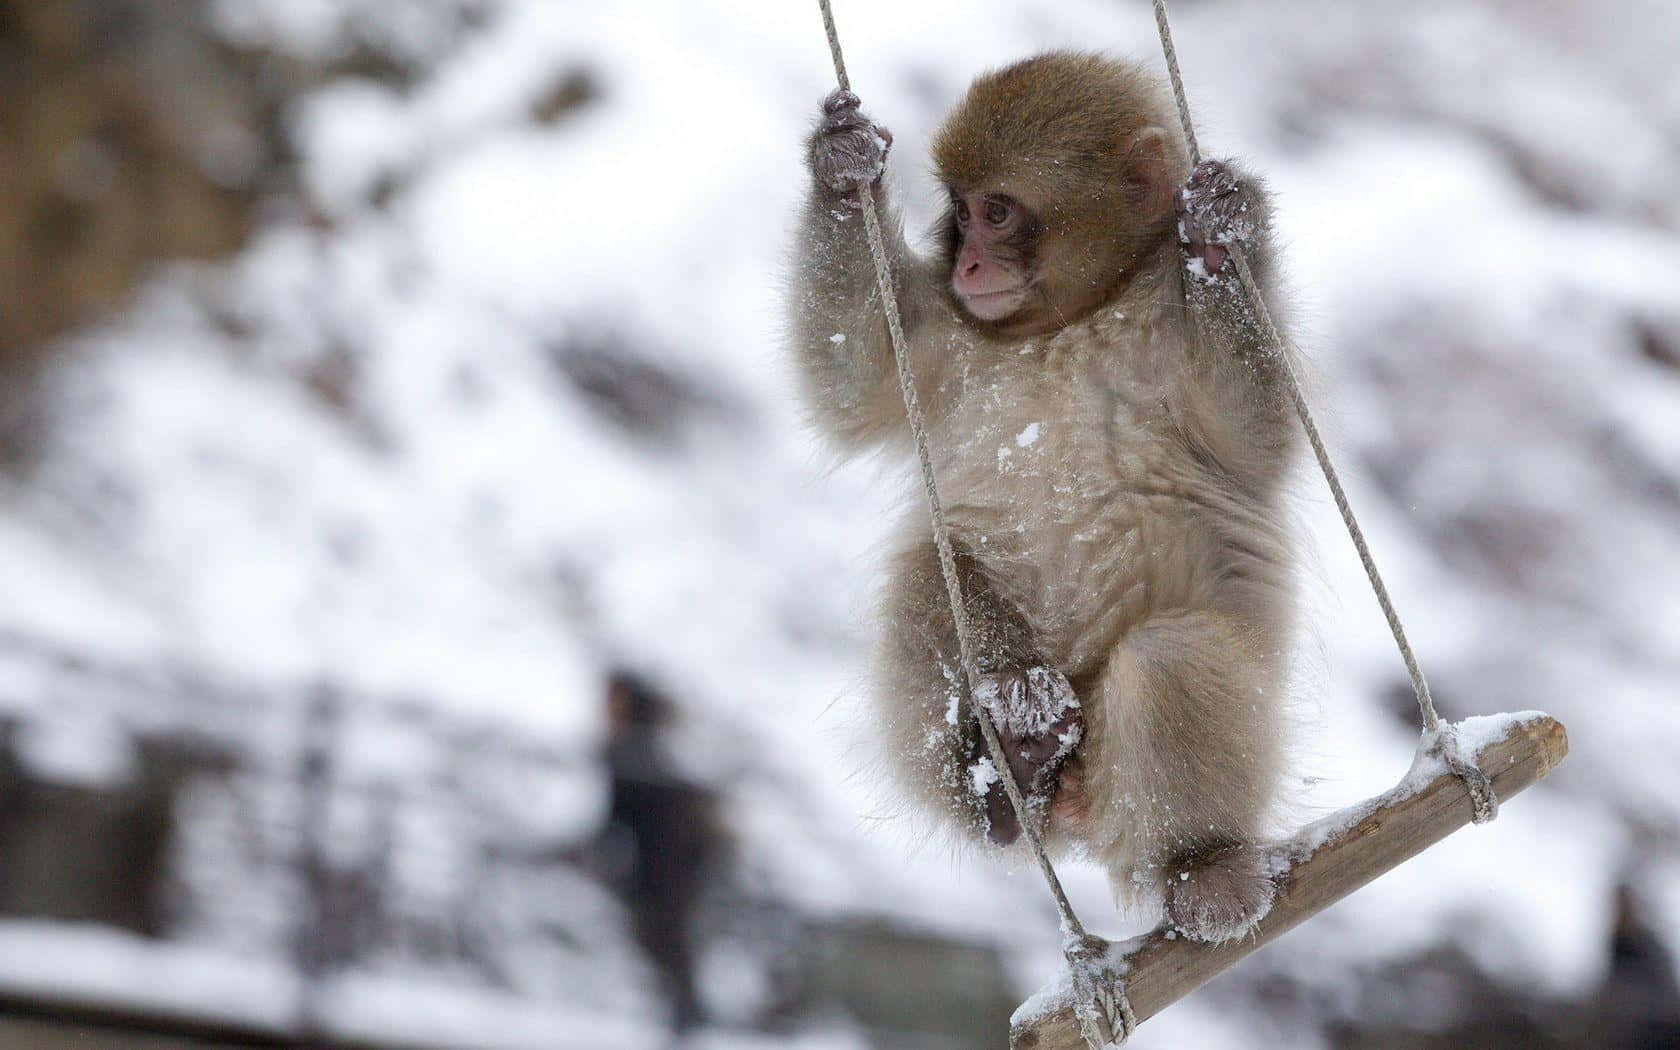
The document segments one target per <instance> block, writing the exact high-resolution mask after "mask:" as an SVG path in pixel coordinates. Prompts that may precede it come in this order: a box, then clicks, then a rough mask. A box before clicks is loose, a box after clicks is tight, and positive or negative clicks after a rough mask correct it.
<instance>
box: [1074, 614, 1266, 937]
mask: <svg viewBox="0 0 1680 1050" xmlns="http://www.w3.org/2000/svg"><path fill="white" fill-rule="evenodd" d="M1281 651H1282V646H1281V645H1278V644H1276V642H1275V640H1274V639H1271V638H1269V637H1268V636H1267V634H1266V632H1264V631H1262V630H1260V629H1258V628H1256V627H1254V626H1252V625H1250V624H1247V623H1244V622H1243V621H1241V620H1239V619H1237V618H1236V617H1234V616H1231V615H1229V614H1226V613H1223V612H1219V611H1208V610H1184V611H1179V612H1176V613H1172V614H1165V615H1157V616H1155V617H1152V618H1150V619H1149V620H1146V621H1145V622H1144V623H1142V624H1140V625H1139V626H1138V627H1136V628H1134V629H1133V630H1132V631H1131V632H1130V633H1129V634H1128V635H1127V636H1126V638H1125V639H1124V641H1122V643H1121V644H1120V646H1119V648H1118V649H1117V650H1116V652H1115V653H1114V656H1113V657H1112V659H1111V660H1110V661H1109V664H1108V666H1107V667H1106V668H1105V669H1104V671H1103V672H1102V674H1101V677H1100V679H1099V682H1098V684H1097V686H1096V688H1095V689H1094V690H1093V691H1092V695H1091V696H1090V698H1089V701H1088V703H1087V704H1086V711H1085V718H1086V736H1085V742H1084V744H1083V745H1082V747H1081V751H1080V756H1079V762H1078V771H1079V774H1080V776H1079V781H1078V788H1079V794H1078V795H1077V797H1076V798H1075V799H1074V800H1073V802H1074V803H1075V805H1072V806H1070V807H1069V808H1070V809H1072V810H1073V814H1072V823H1073V828H1072V830H1073V831H1074V833H1075V834H1076V835H1078V837H1080V838H1082V839H1084V840H1085V842H1086V843H1087V844H1088V846H1089V847H1090V848H1091V849H1092V851H1093V852H1094V853H1095V854H1096V855H1097V856H1098V857H1099V859H1101V860H1103V861H1104V862H1105V863H1106V864H1107V866H1108V868H1109V874H1110V878H1111V879H1112V880H1113V882H1114V884H1115V888H1116V891H1117V892H1119V893H1121V894H1123V895H1126V896H1134V895H1136V894H1137V892H1138V891H1139V890H1143V891H1145V893H1147V892H1148V891H1149V890H1151V889H1153V890H1158V891H1159V892H1160V893H1161V896H1162V898H1163V900H1164V902H1165V905H1166V909H1167V915H1168V917H1169V918H1170V919H1171V920H1172V921H1173V922H1174V923H1175V924H1177V925H1178V926H1179V927H1181V928H1182V929H1183V930H1184V932H1185V933H1186V934H1187V935H1188V936H1190V937H1193V938H1196V939H1198V940H1205V941H1223V940H1228V939H1230V938H1232V937H1237V936H1240V935H1242V933H1244V932H1245V931H1246V930H1248V929H1249V928H1251V927H1252V926H1253V924H1254V923H1255V922H1256V921H1258V920H1259V919H1260V918H1261V917H1262V916H1263V915H1264V914H1265V913H1266V910H1267V909H1268V908H1269V907H1270V906H1271V901H1272V896H1273V892H1274V888H1273V885H1272V882H1271V880H1270V877H1269V875H1268V874H1267V872H1266V870H1265V868H1264V866H1263V863H1262V858H1261V855H1260V852H1259V850H1257V849H1256V848H1255V841H1256V839H1257V837H1258V835H1259V834H1260V832H1261V830H1262V825H1263V822H1264V820H1265V817H1266V814H1267V811H1268V809H1269V807H1270V805H1271V803H1272V800H1273V799H1274V797H1275V795H1276V793H1277V786H1278V780H1279V777H1280V775H1281V772H1282V738H1283V733H1282V711H1281V700H1282V697H1281V696H1280V695H1279V694H1280V693H1281V691H1282V681H1283V677H1284V674H1283V671H1284V669H1283V667H1282V666H1281V657H1280V656H1279V655H1277V654H1278V653H1280V652H1281ZM1057 810H1058V813H1059V814H1060V813H1061V812H1062V811H1063V806H1062V805H1061V804H1060V803H1059V804H1058V806H1057Z"/></svg>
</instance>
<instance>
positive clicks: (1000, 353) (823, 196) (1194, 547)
mask: <svg viewBox="0 0 1680 1050" xmlns="http://www.w3.org/2000/svg"><path fill="white" fill-rule="evenodd" d="M859 106H860V104H859V101H858V99H857V97H856V96H854V95H852V94H851V93H849V92H845V91H839V92H835V93H834V94H832V95H830V96H829V97H828V98H827V100H826V101H825V102H824V103H823V106H822V115H821V117H820V121H819V123H818V126H817V129H816V131H815V132H814V133H813V134H812V136H811V138H810V140H809V144H808V155H807V159H808V162H809V166H810V170H811V173H812V180H811V188H810V191H809V197H808V200H807V204H806V206H805V209H804V212H803V217H802V220H801V228H800V230H799V237H798V248H797V253H798V254H797V267H798V278H797V288H796V290H795V293H794V301H793V315H794V317H793V334H794V340H795V353H796V355H797V359H798V364H799V368H800V372H801V375H802V381H803V385H804V388H805V392H806V394H807V397H808V400H809V403H810V406H811V409H812V411H813V413H814V415H815V417H816V418H817V420H818V421H819V422H820V423H821V424H822V425H823V426H824V427H825V428H826V429H827V430H828V431H830V432H831V433H832V435H833V436H834V437H835V438H837V439H838V440H839V441H840V442H841V443H842V444H844V445H845V446H847V447H848V448H858V447H861V446H865V445H871V444H885V445H897V446H900V447H907V446H908V438H909V431H908V426H907V424H906V419H905V412H904V406H903V402H902V399H901V396H900V392H899V386H898V378H897V370H896V367H895V365H894V361H893V356H892V351H891V347H890V344H889V342H888V337H887V329H886V325H885V322H884V320H883V318H882V313H881V304H880V299H879V296H878V294H877V291H876V287H875V275H874V268H873V266H872V264H871V260H870V254H869V248H868V245H867V243H866V238H865V235H864V226H863V221H862V214H861V211H860V208H861V203H860V201H859V196H858V193H857V189H858V186H859V185H860V184H861V183H864V182H866V181H867V182H869V183H872V184H875V183H878V182H879V180H880V178H881V176H882V173H883V171H884V167H885V161H886V156H887V152H888V150H889V148H890V146H891V144H892V138H891V136H890V135H889V134H888V133H887V131H886V129H884V128H882V127H879V126H878V125H876V124H874V123H873V122H872V121H870V120H869V119H868V118H866V117H865V116H863V115H862V113H861V112H860V109H859ZM1171 114H1172V110H1171V108H1170V103H1168V102H1164V100H1163V93H1162V91H1161V89H1160V87H1159V85H1158V84H1157V83H1156V82H1155V81H1154V80H1153V79H1151V78H1150V77H1149V76H1148V75H1146V74H1145V73H1144V72H1142V71H1141V70H1140V69H1138V68H1136V67H1134V66H1132V65H1129V64H1124V63H1121V62H1118V61H1114V60H1111V59H1108V58H1104V57H1100V56H1096V55H1090V54H1074V53H1065V52H1058V53H1050V54H1044V55H1040V56H1038V57H1035V58H1030V59H1027V60H1026V61H1023V62H1020V63H1018V64H1016V65H1012V66H1009V67H1007V68H1004V69H1001V70H998V71H996V72H993V73H989V74H987V75H984V76H982V77H980V78H979V79H978V80H977V81H975V83H974V84H973V86H972V87H971V88H970V89H969V91H968V94H967V96H966V97H965V98H964V99H963V100H962V101H961V102H960V103H959V104H958V105H957V107H956V109H955V110H954V111H953V112H952V113H951V114H950V116H949V117H948V118H947V119H946V121H945V123H944V126H943V127H942V128H941V130H940V131H939V133H938V136H937V138H936V140H935V142H934V146H933V159H934V165H935V168H936V171H937V174H938V178H939V181H940V182H941V183H942V184H943V186H944V188H945V190H946V192H947V193H948V195H949V206H948V207H947V208H946V209H945V211H944V214H943V216H942V217H941V218H940V219H939V221H938V225H937V228H936V230H935V237H936V239H937V245H938V250H937V251H936V252H935V253H934V254H933V257H932V258H924V257H923V256H921V255H919V254H917V253H915V252H913V251H912V250H911V249H910V248H909V247H908V246H907V245H906V243H905V240H904V237H903V234H902V232H901V229H900V225H899V223H898V221H897V218H896V212H895V210H894V208H893V207H892V205H891V203H890V202H889V201H888V200H887V197H886V194H885V193H881V194H879V195H878V196H877V201H878V202H879V204H878V206H879V208H880V215H881V219H882V224H883V227H884V230H885V232H886V236H887V242H888V243H887V251H888V255H889V257H890V259H891V264H892V272H893V279H894V282H895V286H896V289H897V294H898V299H899V303H900V307H901V309H902V312H903V317H904V323H905V326H906V334H907V335H908V337H909V344H910V348H911V349H910V353H911V355H912V364H913V371H914V372H915V375H916V380H917V384H918V392H919V395H920V398H921V402H922V404H923V406H924V407H925V410H926V413H927V421H928V427H929V434H928V436H929V440H930V443H931V446H932V455H933V463H934V470H935V475H936V477H937V479H938V485H939V491H940V495H941V498H942V501H943V503H944V508H945V514H946V517H947V519H948V522H949V527H950V534H951V538H952V541H953V543H954V545H955V549H956V556H957V566H958V571H959V576H960V579H961V583H962V593H963V596H964V600H965V602H966V605H967V611H968V621H969V624H970V625H971V630H972V632H973V637H974V642H975V658H976V662H977V664H978V668H977V670H978V672H979V675H980V683H979V687H978V689H976V690H975V693H976V695H975V696H973V697H972V698H971V697H970V696H969V695H968V689H967V687H966V685H965V681H964V675H963V670H962V668H961V666H960V661H959V658H958V648H957V640H956V635H955V629H954V627H953V623H952V617H951V614H950V608H949V606H948V604H947V600H946V591H945V588H944V586H943V583H942V581H941V576H940V571H939V562H938V557H937V554H936V552H935V548H934V545H933V541H932V538H931V534H930V530H929V526H928V518H927V512H926V509H925V507H924V506H923V505H922V504H921V501H920V500H917V501H916V506H915V508H914V510H913V511H912V512H911V513H909V515H908V518H907V520H906V521H905V523H904V525H903V527H902V529H901V530H900V532H899V539H898V541H897V543H896V553H894V554H893V555H892V556H891V564H890V573H889V584H888V586H887V589H886V594H885V597H884V602H883V608H882V621H883V622H882V632H881V638H880V642H879V648H878V653H877V663H876V671H875V681H874V685H873V692H874V694H875V703H876V707H877V708H878V716H879V719H880V721H881V723H882V724H883V726H884V729H885V732H886V734H887V740H888V743H889V750H890V752H891V764H892V765H893V766H895V767H896V769H895V772H896V774H897V775H898V777H899V778H900V779H901V780H902V781H903V783H904V785H905V787H906V788H907V789H908V790H909V791H910V793H911V794H912V795H913V796H916V797H918V798H919V800H920V801H922V802H924V803H925V804H926V806H927V807H928V808H929V809H930V810H931V811H932V812H933V813H935V814H936V815H938V816H939V817H941V818H943V819H944V820H945V821H948V822H950V823H951V824H954V825H955V826H956V827H957V828H958V829H960V830H961V831H963V832H965V833H967V834H969V835H971V836H972V837H973V838H975V839H980V838H986V839H989V840H990V841H991V842H992V843H994V844H996V845H998V846H1008V845H1010V844H1011V843H1013V842H1015V840H1016V839H1017V838H1018V836H1019V835H1020V830H1021V829H1020V827H1019V825H1018V823H1017V821H1016V817H1015V814H1014V811H1013V810H1012V809H1011V807H1010V805H1009V802H1008V799H1007V797H1006V795H1005V793H1004V791H1003V788H1002V786H1001V783H1000V780H999V776H998V770H996V769H995V768H994V767H993V765H992V762H991V760H990V759H989V758H988V757H987V754H986V749H985V746H984V744H983V742H982V739H981V736H980V731H979V728H978V723H977V721H976V718H975V714H974V710H973V707H972V705H973V704H979V705H981V706H982V707H984V708H985V710H987V711H988V712H989V713H990V715H991V717H992V718H993V720H994V722H995V724H996V726H997V728H998V731H999V733H1000V736H1001V739H1002V741H1003V743H1004V745H1005V750H1006V754H1007V757H1008V764H1009V767H1010V769H1011V771H1012V772H1013V773H1014V775H1015V777H1016V779H1017V782H1018V783H1019V784H1020V785H1021V787H1022V790H1023V792H1024V793H1025V795H1026V796H1027V798H1028V802H1029V810H1030V812H1031V814H1032V819H1033V820H1034V821H1035V822H1036V823H1037V826H1038V829H1039V830H1040V831H1041V833H1042V834H1043V836H1044V838H1045V841H1046V842H1047V844H1048V845H1049V846H1050V847H1051V848H1052V849H1054V850H1055V851H1057V852H1058V853H1062V854H1067V853H1073V854H1076V855H1083V856H1086V857H1089V858H1091V859H1093V860H1095V861H1097V862H1098V863H1100V864H1102V865H1104V866H1105V867H1106V868H1107V870H1108V872H1109V877H1110V881H1111V883H1112V885H1113V886H1114V889H1115V892H1116V895H1117V897H1119V898H1120V899H1121V900H1124V901H1132V902H1135V901H1142V902H1151V901H1158V902H1159V903H1160V904H1161V905H1162V906H1164V908H1165V910H1166V914H1167V916H1168V918H1169V920H1170V921H1171V922H1172V923H1174V924H1176V925H1177V926H1178V927H1179V928H1181V929H1182V931H1183V932H1184V933H1185V934H1186V935H1188V936H1191V937H1194V938H1198V939H1201V940H1206V941H1222V940H1227V939H1230V938H1233V937H1237V936H1240V935H1242V934H1244V933H1246V932H1247V931H1248V930H1249V929H1251V928H1252V926H1253V924H1254V923H1255V922H1256V921H1258V919H1259V918H1260V917H1262V916H1263V915H1264V914H1265V912H1266V910H1267V909H1268V908H1269V907H1270V906H1271V900H1272V894H1273V886H1272V882H1271V880H1270V878H1269V876H1268V873H1267V872H1266V870H1265V868H1264V863H1263V860H1262V856H1261V853H1260V850H1259V849H1257V848H1256V839H1257V836H1259V835H1260V834H1261V833H1262V831H1263V823H1264V821H1265V820H1266V819H1267V817H1268V812H1269V810H1270V808H1271V805H1272V803H1273V801H1274V798H1275V796H1276V794H1277V789H1278V782H1279V779H1280V774H1281V767H1282V751H1283V735H1284V733H1283V722H1284V718H1283V709H1282V699H1283V697H1282V693H1283V692H1284V688H1285V680H1286V677H1287V672H1288V654H1289V650H1290V639H1291V633H1292V620H1293V616H1294V605H1295V600H1294V594H1293V585H1292V575H1293V573H1292V565H1293V556H1292V551H1291V543H1290V535H1289V530H1288V528H1287V516H1286V514H1285V512H1284V508H1283V500H1282V491H1281V490H1282V489H1283V486H1284V481H1285V476H1286V474H1287V473H1288V470H1289V461H1290V459H1291V456H1292V453H1293V451H1294V447H1295V444H1296V441H1297V439H1296V437H1295V429H1294V427H1293V421H1292V420H1291V418H1290V416H1289V401H1288V399H1287V397H1286V396H1283V395H1282V394H1281V387H1280V385H1279V379H1280V377H1279V374H1278V371H1279V369H1281V367H1282V364H1281V362H1279V360H1278V359H1277V358H1276V357H1275V356H1272V355H1270V354H1269V353H1268V351H1267V350H1266V349H1264V347H1263V346H1262V343H1261V339H1260V337H1259V336H1258V335H1257V333H1256V332H1255V330H1254V328H1253V326H1252V324H1251V323H1250V316H1249V309H1248V307H1247V306H1246V304H1245V302H1244V300H1243V298H1242V292H1241V289H1240V286H1239V285H1238V283H1237V280H1236V278H1235V275H1234V273H1233V271H1234V269H1235V263H1234V262H1232V261H1230V260H1229V259H1228V258H1227V255H1228V252H1229V250H1230V248H1231V247H1232V246H1234V245H1240V246H1241V248H1242V250H1243V251H1244V252H1246V253H1247V257H1248V259H1249V260H1250V261H1251V265H1252V267H1253V269H1254V273H1255V276H1256V277H1257V279H1258V280H1259V282H1260V284H1261V286H1262V287H1263V288H1266V287H1270V285H1271V283H1272V281H1273V269H1274V267H1273V259H1272V249H1271V243H1270V236H1269V226H1270V215H1271V211H1270V205H1269V203H1268V200H1267V195H1266V193H1265V191H1264V190H1263V189H1262V187H1261V186H1260V185H1259V184H1258V182H1257V181H1256V180H1255V179H1254V178H1252V177H1250V176H1249V175H1247V174H1244V173H1242V172H1240V171H1239V170H1238V169H1237V167H1236V166H1235V165H1232V164H1228V163H1220V162H1208V163H1204V164H1201V165H1199V166H1197V167H1196V169H1195V170H1194V171H1190V170H1187V169H1188V168H1189V164H1188V161H1187V160H1186V156H1185V154H1186V151H1185V148H1184V146H1183V144H1182V142H1181V140H1180V138H1179V136H1178V135H1177V134H1176V133H1174V132H1173V131H1171V130H1169V129H1170V127H1171V126H1172V122H1171V119H1170V118H1171Z"/></svg>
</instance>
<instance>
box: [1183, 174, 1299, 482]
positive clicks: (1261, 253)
mask: <svg viewBox="0 0 1680 1050" xmlns="http://www.w3.org/2000/svg"><path fill="white" fill-rule="evenodd" d="M1177 201H1178V216H1179V242H1180V245H1181V250H1182V252H1183V255H1182V259H1183V263H1184V265H1183V280H1184V288H1185V299H1186V302H1187V303H1188V305H1189V306H1190V318H1191V322H1192V325H1193V343H1194V345H1195V356H1196V364H1197V366H1198V368H1199V369H1201V370H1202V371H1203V376H1204V379H1205V381H1206V386H1207V388H1208V390H1209V393H1210V394H1211V395H1212V397H1211V406H1210V407H1213V408H1215V409H1216V416H1217V418H1218V420H1220V421H1221V422H1222V426H1221V427H1220V429H1223V430H1225V431H1227V432H1226V433H1225V434H1224V435H1223V438H1224V440H1220V439H1218V438H1216V437H1214V436H1213V435H1212V434H1209V435H1207V437H1208V439H1209V441H1210V444H1211V445H1212V446H1214V447H1216V448H1217V447H1219V446H1224V447H1225V450H1226V451H1228V452H1229V453H1230V454H1229V455H1222V456H1220V457H1219V458H1220V459H1221V461H1222V462H1224V463H1225V465H1226V466H1227V467H1228V468H1235V469H1237V470H1238V472H1239V473H1250V472H1251V471H1250V470H1243V469H1242V468H1243V466H1244V464H1247V466H1248V467H1250V468H1251V470H1257V471H1258V472H1259V473H1260V474H1261V475H1263V476H1267V477H1270V476H1271V475H1272V474H1273V472H1274V471H1276V470H1278V469H1280V468H1281V465H1282V464H1283V463H1284V462H1285V461H1286V459H1287V455H1286V451H1287V448H1288V445H1289V442H1290V441H1291V440H1292V435H1293V431H1292V429H1291V424H1290V421H1289V410H1288V399H1287V397H1286V395H1285V392H1284V385H1283V384H1284V382H1285V375H1284V372H1285V369H1286V365H1285V355H1293V354H1294V353H1295V350H1294V347H1293V346H1291V345H1290V344H1289V343H1288V341H1287V339H1286V340H1285V343H1284V345H1283V346H1281V347H1273V346H1272V345H1271V343H1270V339H1269V336H1268V334H1267V333H1266V332H1265V330H1264V326H1262V325H1261V324H1260V323H1259V319H1258V317H1257V315H1256V313H1255V311H1254V309H1253V307H1252V306H1251V305H1250V303H1249V301H1248V296H1247V294H1246V293H1245V292H1244V289H1243V286H1242V282H1241V281H1240V280H1239V278H1238V276H1237V264H1236V260H1235V259H1233V258H1232V257H1231V256H1232V253H1233V251H1235V250H1237V249H1240V250H1241V252H1242V255H1243V258H1244V259H1245V260H1246V261H1247V262H1248V265H1249V269H1250V271H1251V272H1252V273H1253V275H1254V280H1255V283H1256V285H1257V286H1258V287H1259V289H1260V293H1261V295H1262V296H1263V297H1264V300H1265V303H1266V307H1267V309H1268V311H1269V312H1270V313H1271V315H1272V317H1273V319H1274V322H1275V323H1280V322H1278V318H1279V311H1280V308H1281V307H1282V305H1283V304H1282V302H1281V300H1280V296H1279V295H1278V294H1277V291H1278V281H1277V270H1278V266H1277V258H1276V251H1275V247H1274V240H1273V236H1272V201H1271V195H1270V194H1269V193H1268V192H1267V191H1266V188H1265V185H1264V184H1263V183H1262V182H1261V181H1260V179H1259V178H1258V177H1256V176H1254V175H1252V174H1250V173H1248V172H1246V171H1243V170H1242V169H1240V168H1238V167H1236V166H1235V165H1233V164H1231V163H1229V162H1221V161H1203V162H1202V163H1201V164H1198V165H1197V166H1196V168H1195V170H1194V171H1192V172H1191V175H1190V179H1189V181H1188V182H1186V183H1185V185H1184V187H1183V188H1182V189H1181V190H1179V192H1178V198H1177ZM1207 422H1208V423H1209V424H1210V426H1215V425H1218V424H1215V423H1214V422H1213V421H1212V420H1208V421H1207Z"/></svg>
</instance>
